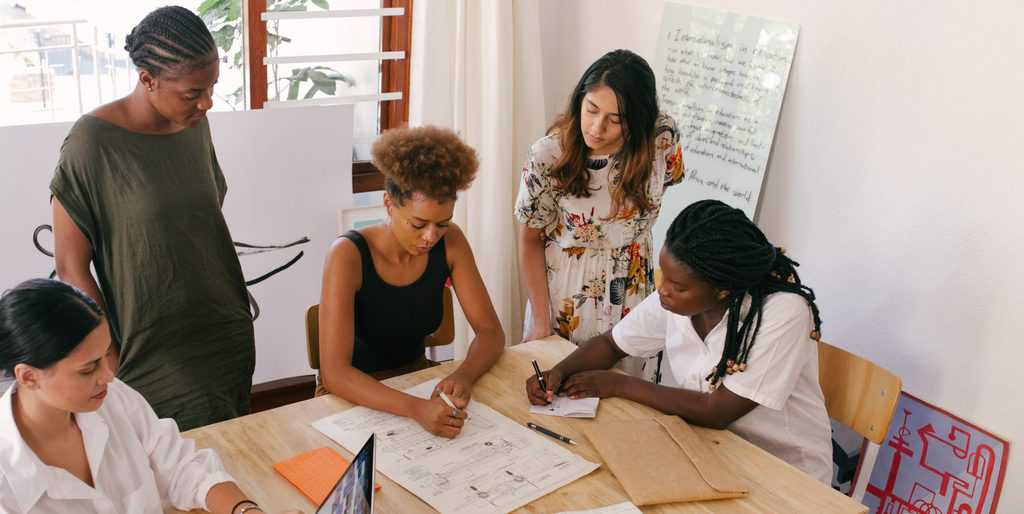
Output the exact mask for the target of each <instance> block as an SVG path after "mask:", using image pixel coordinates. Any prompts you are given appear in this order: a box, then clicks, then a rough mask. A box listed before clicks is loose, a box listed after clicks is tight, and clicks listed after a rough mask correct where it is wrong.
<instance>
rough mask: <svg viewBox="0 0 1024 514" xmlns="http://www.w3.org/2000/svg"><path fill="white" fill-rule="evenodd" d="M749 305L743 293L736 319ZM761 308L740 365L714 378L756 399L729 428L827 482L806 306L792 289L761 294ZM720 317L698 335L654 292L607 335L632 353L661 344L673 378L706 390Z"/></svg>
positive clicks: (821, 406)
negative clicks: (742, 366)
mask: <svg viewBox="0 0 1024 514" xmlns="http://www.w3.org/2000/svg"><path fill="white" fill-rule="evenodd" d="M749 308H750V297H749V296H747V298H746V299H745V301H744V303H743V307H742V308H741V309H740V311H741V314H740V318H741V319H742V318H743V316H744V315H745V314H746V312H747V311H748V309H749ZM762 316H763V318H762V320H761V328H760V330H758V332H757V339H755V340H754V346H753V347H752V348H751V350H750V355H749V356H748V358H747V368H746V371H743V372H738V373H733V374H732V375H725V376H724V377H723V378H722V385H724V386H725V387H726V388H727V389H729V391H731V392H733V393H735V394H737V395H739V396H742V397H744V398H747V399H749V400H752V401H754V402H757V404H758V406H757V407H754V410H752V411H750V412H748V413H747V414H746V415H744V416H743V417H741V418H739V419H737V420H736V421H734V422H733V423H732V425H730V426H729V430H731V431H732V432H734V433H736V435H739V436H740V437H742V438H744V439H746V440H748V441H750V442H751V443H754V444H755V445H757V446H759V447H761V448H762V449H764V450H766V451H767V452H769V453H771V454H773V455H775V456H776V457H778V458H780V459H782V460H784V461H786V462H788V463H789V464H791V465H793V466H795V467H797V468H799V469H800V470H802V471H803V472H805V473H807V474H809V475H811V476H813V477H814V478H816V479H818V480H820V481H821V482H823V483H826V484H830V483H831V481H832V429H831V425H830V424H829V420H828V413H827V412H826V411H825V397H824V395H823V394H822V392H821V384H820V383H819V382H818V346H817V343H815V341H814V340H812V339H811V338H810V333H811V330H813V327H814V324H813V319H812V317H811V311H810V307H808V305H807V301H806V300H804V299H803V297H801V296H799V295H796V294H792V293H773V294H771V295H769V296H768V297H767V298H766V299H765V302H764V310H762ZM727 319H728V313H726V315H725V316H722V320H721V321H720V322H719V323H718V324H717V325H715V327H714V328H713V329H711V331H710V332H708V334H707V336H706V337H705V338H704V339H703V340H701V338H700V336H699V335H697V332H696V330H694V328H693V323H691V322H690V318H689V317H688V316H680V315H678V314H675V313H672V312H669V311H667V310H665V309H664V308H663V307H662V306H661V300H660V299H659V298H658V293H654V294H652V295H650V296H648V297H647V299H646V300H644V301H643V302H642V303H641V304H640V305H638V306H637V307H636V308H635V309H633V311H631V312H630V313H629V315H628V316H626V317H625V318H623V319H622V321H620V322H619V323H618V324H617V325H615V327H614V328H613V329H612V338H614V339H615V343H616V345H618V346H619V348H620V349H621V350H622V351H624V352H626V353H628V354H630V355H633V356H637V357H650V356H652V355H656V354H657V353H658V352H659V351H660V350H662V349H664V350H665V365H666V367H667V368H668V371H669V372H670V374H671V376H672V378H673V379H674V381H675V385H677V386H678V387H681V388H683V389H689V390H691V391H700V392H705V393H707V392H709V389H708V382H707V381H706V380H705V377H707V375H708V374H709V373H710V372H711V368H713V367H714V366H715V365H717V364H718V361H719V359H721V358H722V352H723V351H724V350H725V335H726V328H727V327H726V324H727ZM666 385H668V384H666Z"/></svg>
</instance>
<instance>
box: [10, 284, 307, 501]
mask: <svg viewBox="0 0 1024 514" xmlns="http://www.w3.org/2000/svg"><path fill="white" fill-rule="evenodd" d="M110 341H111V339H110V329H109V327H108V326H107V322H106V320H105V319H104V317H103V314H102V313H101V311H100V309H99V307H98V306H97V305H96V303H95V302H93V301H92V300H91V299H90V298H89V297H87V296H85V295H84V294H83V293H82V292H80V291H78V290H77V289H74V288H73V287H71V286H69V285H67V284H64V283H62V282H58V281H55V280H45V279H35V280H29V281H27V282H24V283H22V284H21V285H19V286H17V287H16V288H14V289H12V290H9V291H7V292H5V293H4V295H3V296H2V297H0V369H2V370H3V372H5V373H7V374H8V375H10V376H13V377H14V378H15V380H16V382H15V383H14V385H12V386H11V388H10V389H8V391H7V392H6V393H5V394H4V395H3V397H2V399H0V513H2V514H29V513H32V514H37V513H38V514H50V513H53V514H56V513H67V512H76V513H79V512H83V513H97V514H108V513H109V514H115V513H116V514H161V513H162V512H164V509H165V508H166V505H168V504H169V505H170V506H173V507H174V508H176V509H181V510H191V509H206V510H208V511H210V512H214V513H217V514H229V513H230V514H242V513H245V514H261V513H262V512H263V511H262V510H260V509H259V506H257V505H256V503H254V502H252V501H249V500H248V499H247V498H246V496H245V494H244V493H243V492H242V491H241V490H240V489H239V488H238V486H237V485H236V484H235V483H234V482H233V480H232V478H231V476H230V475H228V474H227V473H226V472H225V471H224V468H223V466H222V465H221V463H220V460H219V459H218V458H217V455H216V454H214V452H213V451H212V450H209V449H204V450H199V449H196V446H195V442H193V441H192V440H190V439H185V438H183V437H181V435H180V434H179V433H178V427H177V425H176V424H175V423H174V421H173V420H170V419H157V417H156V414H154V412H153V409H152V408H151V407H150V406H149V404H148V403H146V400H145V399H143V398H142V395H140V394H139V393H137V392H136V391H135V390H134V389H132V388H131V387H129V386H127V385H125V384H124V383H123V382H121V381H119V380H117V379H115V378H114V373H113V372H112V370H111V369H110V366H109V361H108V359H105V358H104V357H105V356H106V355H107V354H108V353H109V352H110V349H111V346H110ZM291 512H293V513H294V512H298V511H291Z"/></svg>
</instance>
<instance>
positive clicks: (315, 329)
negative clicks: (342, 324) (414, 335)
mask: <svg viewBox="0 0 1024 514" xmlns="http://www.w3.org/2000/svg"><path fill="white" fill-rule="evenodd" d="M441 302H442V304H441V305H442V308H443V312H444V314H443V315H442V317H441V326H440V327H438V328H437V331H436V332H434V333H433V334H430V335H429V336H427V337H425V338H423V346H444V345H446V344H450V343H451V342H452V341H454V340H455V313H454V306H453V305H452V290H451V288H449V287H446V288H444V297H443V298H442V300H441ZM306 357H307V358H308V359H309V367H311V368H313V369H320V305H319V304H317V305H313V306H310V307H309V308H308V309H306Z"/></svg>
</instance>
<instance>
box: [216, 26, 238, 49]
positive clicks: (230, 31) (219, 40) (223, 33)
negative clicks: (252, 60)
mask: <svg viewBox="0 0 1024 514" xmlns="http://www.w3.org/2000/svg"><path fill="white" fill-rule="evenodd" d="M212 35H213V42H214V43H216V44H217V46H219V47H221V48H222V49H224V51H225V52H227V51H230V50H231V47H232V46H233V45H234V44H235V26H234V25H224V26H223V27H221V28H220V29H218V30H215V31H214V32H213V33H212Z"/></svg>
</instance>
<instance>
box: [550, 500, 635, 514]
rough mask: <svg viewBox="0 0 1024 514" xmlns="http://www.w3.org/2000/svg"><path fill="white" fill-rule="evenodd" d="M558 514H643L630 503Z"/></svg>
mask: <svg viewBox="0 0 1024 514" xmlns="http://www.w3.org/2000/svg"><path fill="white" fill-rule="evenodd" d="M558 514H643V513H642V512H641V511H640V509H638V508H637V507H636V505H633V504H632V503H631V502H622V503H616V504H615V505H609V506H607V507H599V508H596V509H588V510H572V511H565V512H559V513H558Z"/></svg>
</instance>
